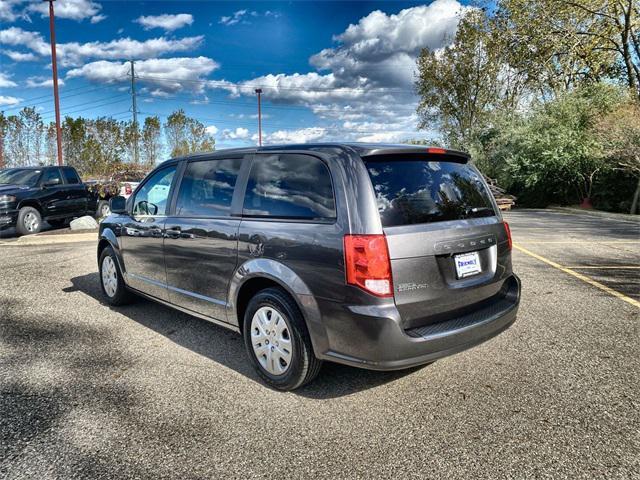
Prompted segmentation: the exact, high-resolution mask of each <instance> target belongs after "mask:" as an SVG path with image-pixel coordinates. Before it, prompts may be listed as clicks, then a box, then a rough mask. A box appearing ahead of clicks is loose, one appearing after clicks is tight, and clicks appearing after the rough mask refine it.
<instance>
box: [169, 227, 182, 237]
mask: <svg viewBox="0 0 640 480" xmlns="http://www.w3.org/2000/svg"><path fill="white" fill-rule="evenodd" d="M181 234H182V228H180V227H179V226H175V227H171V228H168V229H167V230H166V231H165V236H166V237H167V238H179V237H180V235H181Z"/></svg>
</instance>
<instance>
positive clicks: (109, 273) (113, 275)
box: [102, 255, 118, 298]
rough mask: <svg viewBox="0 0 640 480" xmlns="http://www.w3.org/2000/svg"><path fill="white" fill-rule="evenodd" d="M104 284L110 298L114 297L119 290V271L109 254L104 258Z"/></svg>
mask: <svg viewBox="0 0 640 480" xmlns="http://www.w3.org/2000/svg"><path fill="white" fill-rule="evenodd" d="M102 285H103V287H104V291H105V293H106V294H107V295H108V296H109V298H113V296H114V295H115V294H116V291H117V290H118V271H117V270H116V264H115V263H114V262H113V259H112V258H111V257H110V256H109V255H107V256H106V257H104V260H102Z"/></svg>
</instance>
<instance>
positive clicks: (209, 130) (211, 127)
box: [205, 125, 218, 135]
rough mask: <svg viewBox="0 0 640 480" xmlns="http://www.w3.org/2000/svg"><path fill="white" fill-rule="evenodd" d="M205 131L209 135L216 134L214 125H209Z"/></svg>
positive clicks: (216, 129) (216, 130) (216, 128)
mask: <svg viewBox="0 0 640 480" xmlns="http://www.w3.org/2000/svg"><path fill="white" fill-rule="evenodd" d="M205 131H206V132H207V133H208V134H209V135H215V134H216V133H218V127H216V126H215V125H209V126H208V127H207V128H205Z"/></svg>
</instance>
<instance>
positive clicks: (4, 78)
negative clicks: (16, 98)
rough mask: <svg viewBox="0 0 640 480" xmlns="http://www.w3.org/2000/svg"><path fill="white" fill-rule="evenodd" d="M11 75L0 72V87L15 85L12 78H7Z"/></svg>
mask: <svg viewBox="0 0 640 480" xmlns="http://www.w3.org/2000/svg"><path fill="white" fill-rule="evenodd" d="M10 76H11V75H8V74H6V73H2V72H0V87H1V88H8V87H17V86H18V84H17V83H16V82H14V81H13V80H11V79H9V77H10Z"/></svg>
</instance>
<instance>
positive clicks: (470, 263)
mask: <svg viewBox="0 0 640 480" xmlns="http://www.w3.org/2000/svg"><path fill="white" fill-rule="evenodd" d="M453 261H454V262H456V274H457V275H458V278H464V277H468V276H470V275H475V274H476V273H480V272H481V271H482V268H481V267H480V255H478V252H470V253H463V254H461V255H454V257H453Z"/></svg>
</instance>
